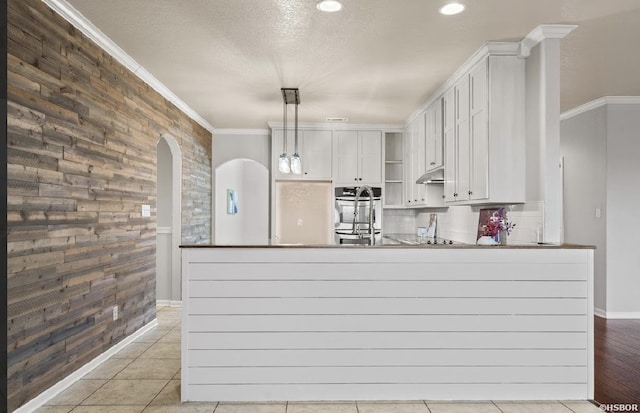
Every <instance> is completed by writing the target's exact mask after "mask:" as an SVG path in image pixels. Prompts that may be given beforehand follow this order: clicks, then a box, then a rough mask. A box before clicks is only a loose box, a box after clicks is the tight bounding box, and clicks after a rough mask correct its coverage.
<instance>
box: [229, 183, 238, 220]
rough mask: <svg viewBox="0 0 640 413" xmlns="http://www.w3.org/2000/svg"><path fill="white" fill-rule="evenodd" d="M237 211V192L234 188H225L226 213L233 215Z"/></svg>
mask: <svg viewBox="0 0 640 413" xmlns="http://www.w3.org/2000/svg"><path fill="white" fill-rule="evenodd" d="M237 213H238V194H237V193H236V191H235V189H227V214H229V215H235V214H237Z"/></svg>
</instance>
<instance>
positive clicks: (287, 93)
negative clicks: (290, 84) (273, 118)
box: [278, 88, 302, 175]
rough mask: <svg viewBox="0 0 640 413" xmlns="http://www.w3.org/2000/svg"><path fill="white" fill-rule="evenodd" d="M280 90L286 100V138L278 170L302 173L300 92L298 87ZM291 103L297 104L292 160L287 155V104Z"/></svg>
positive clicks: (284, 136) (286, 172)
mask: <svg viewBox="0 0 640 413" xmlns="http://www.w3.org/2000/svg"><path fill="white" fill-rule="evenodd" d="M280 90H281V91H282V100H283V101H284V106H283V108H284V109H283V112H284V115H283V119H284V122H283V123H284V132H283V133H284V135H283V138H284V139H283V150H282V155H280V159H279V161H278V170H279V171H280V172H281V173H285V174H288V173H290V172H293V173H294V174H297V175H300V174H301V173H302V161H301V159H300V155H298V105H299V104H300V93H299V91H298V88H282V89H280ZM289 104H295V105H296V107H295V109H296V112H295V114H296V116H295V126H294V137H295V147H294V152H293V155H291V160H289V158H288V157H287V105H289Z"/></svg>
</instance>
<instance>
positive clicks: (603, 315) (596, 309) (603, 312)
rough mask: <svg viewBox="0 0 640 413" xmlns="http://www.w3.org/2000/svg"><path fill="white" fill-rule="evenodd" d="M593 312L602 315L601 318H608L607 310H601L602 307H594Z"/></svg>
mask: <svg viewBox="0 0 640 413" xmlns="http://www.w3.org/2000/svg"><path fill="white" fill-rule="evenodd" d="M593 314H595V315H596V316H598V317H600V318H607V312H606V311H604V310H601V309H600V308H594V309H593Z"/></svg>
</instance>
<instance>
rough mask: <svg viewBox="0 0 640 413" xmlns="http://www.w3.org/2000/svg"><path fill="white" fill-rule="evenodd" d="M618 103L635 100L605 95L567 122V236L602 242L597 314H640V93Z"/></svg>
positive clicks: (564, 137) (564, 127)
mask: <svg viewBox="0 0 640 413" xmlns="http://www.w3.org/2000/svg"><path fill="white" fill-rule="evenodd" d="M621 100H622V101H624V102H630V101H632V100H635V101H636V102H637V103H634V104H633V103H619V102H620V98H603V99H599V100H598V101H595V102H590V103H589V104H587V105H585V107H586V108H587V109H586V110H582V108H579V109H580V110H575V111H572V112H574V113H572V114H570V115H567V116H565V119H564V120H563V121H562V129H561V132H562V134H561V148H562V152H563V156H564V157H565V168H564V172H565V175H564V181H565V183H564V187H565V192H564V198H565V200H564V202H565V204H566V207H565V228H566V234H565V237H566V240H567V242H576V243H583V244H591V245H596V247H597V249H596V254H595V307H596V310H597V312H598V313H599V314H601V315H604V316H606V317H607V318H640V300H639V299H638V291H640V278H638V275H637V274H638V269H639V268H640V254H638V251H639V250H640V249H639V248H638V241H637V234H639V233H640V214H639V213H638V212H639V209H638V205H640V193H639V192H638V191H637V188H638V180H640V163H639V162H638V160H639V159H640V132H639V131H640V98H635V99H634V98H621ZM596 208H599V209H600V211H601V218H596Z"/></svg>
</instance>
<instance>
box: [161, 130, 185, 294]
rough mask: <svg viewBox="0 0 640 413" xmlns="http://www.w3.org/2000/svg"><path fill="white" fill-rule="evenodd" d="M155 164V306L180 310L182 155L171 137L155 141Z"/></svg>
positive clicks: (166, 136) (167, 136)
mask: <svg viewBox="0 0 640 413" xmlns="http://www.w3.org/2000/svg"><path fill="white" fill-rule="evenodd" d="M157 162H158V163H157V165H158V169H157V204H156V205H157V222H156V302H157V303H158V304H160V305H171V306H179V305H181V303H182V301H181V300H182V297H181V294H182V293H181V282H182V281H181V280H182V277H181V268H180V248H179V247H180V240H181V234H182V231H181V229H182V227H181V219H180V217H181V181H182V155H181V152H180V146H179V145H178V142H177V141H176V140H175V139H174V138H173V137H172V136H169V135H165V136H163V137H162V138H160V140H159V141H158V144H157Z"/></svg>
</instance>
